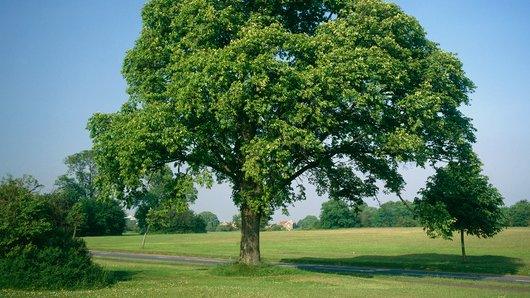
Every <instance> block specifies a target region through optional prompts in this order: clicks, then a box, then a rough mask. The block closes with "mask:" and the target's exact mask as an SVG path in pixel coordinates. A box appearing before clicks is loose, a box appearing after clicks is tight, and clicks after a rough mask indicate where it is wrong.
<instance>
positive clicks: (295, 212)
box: [0, 0, 530, 219]
mask: <svg viewBox="0 0 530 298" xmlns="http://www.w3.org/2000/svg"><path fill="white" fill-rule="evenodd" d="M396 2H397V3H398V4H399V5H400V6H401V7H402V8H403V10H405V12H407V13H409V14H411V15H413V16H415V17H416V18H417V19H418V20H419V21H420V23H421V24H422V25H423V26H424V28H425V29H426V31H427V33H428V36H429V38H430V39H431V40H434V41H437V42H438V43H440V45H441V47H442V48H444V49H446V50H449V51H451V52H455V53H458V56H459V57H460V59H461V60H462V61H463V63H464V69H465V70H466V72H467V73H468V75H469V77H470V78H471V79H472V80H473V81H474V82H475V83H476V85H477V86H478V89H477V91H476V92H475V93H474V94H473V95H472V99H473V101H472V104H471V106H470V107H466V108H465V109H464V110H465V112H466V113H467V115H469V116H470V117H472V118H473V119H474V124H475V127H476V128H477V129H478V132H477V137H478V142H477V144H476V146H475V149H476V151H477V152H478V154H479V155H480V157H481V158H482V160H483V162H484V164H485V165H484V168H485V172H486V174H488V175H489V176H490V178H491V181H492V182H493V183H494V184H495V185H496V186H497V187H498V188H499V189H500V191H501V193H502V194H503V195H504V196H505V198H506V203H507V204H512V203H514V202H516V201H518V200H521V199H530V98H529V96H530V92H529V91H530V18H529V17H528V16H530V1H526V0H520V1H503V2H502V3H501V2H499V1H486V0H481V1H478V0H477V1H465V0H464V1H457V0H450V1H449V0H430V1H423V0H414V1H412V0H408V1H407V0H402V1H396ZM143 3H144V1H141V0H91V1H81V0H50V1H41V0H25V1H20V0H0V176H3V175H5V174H8V173H10V174H12V175H15V176H19V175H22V174H32V175H34V176H36V177H37V178H38V179H39V180H40V181H41V183H43V184H45V185H47V186H51V185H53V181H54V180H55V178H56V177H57V176H58V175H60V174H62V173H63V172H64V170H65V167H64V165H63V163H62V161H63V159H64V157H65V156H67V155H69V154H72V153H75V152H77V151H80V150H82V149H87V148H89V147H90V145H91V143H90V139H89V137H88V133H87V131H86V130H85V126H86V122H87V119H88V118H89V117H90V115H92V114H93V113H95V112H113V111H116V110H117V109H118V108H119V107H120V105H121V104H122V103H123V102H124V101H125V100H126V94H125V83H124V81H123V79H122V77H121V74H120V69H121V64H122V60H123V57H124V54H125V51H126V50H127V49H129V48H131V47H132V46H133V43H134V40H135V39H136V37H137V36H138V33H139V30H140V26H141V20H140V9H141V7H142V5H143ZM426 175H427V174H426V172H425V171H418V170H413V169H411V170H407V171H406V178H407V180H408V181H409V187H408V188H407V196H408V197H413V196H414V194H415V192H416V191H417V189H418V188H420V187H421V186H422V185H423V184H424V180H425V177H426ZM229 195H230V191H229V189H228V188H227V187H226V186H217V187H214V189H212V190H208V191H205V190H201V192H200V197H199V200H198V202H197V203H196V205H195V206H194V208H195V209H196V210H205V209H210V210H212V211H214V212H216V213H217V214H219V215H220V217H221V218H222V219H228V218H230V217H231V216H232V214H234V213H235V208H234V207H233V204H232V203H231V201H230V199H229ZM386 199H389V198H385V197H383V200H386ZM322 200H323V198H315V195H314V193H313V192H311V193H310V197H309V198H308V200H307V201H305V202H301V203H299V204H297V205H296V206H297V208H291V209H290V210H291V216H292V217H293V218H295V219H298V218H300V217H302V216H304V215H306V214H311V213H312V214H318V212H319V208H320V203H321V202H322ZM278 217H282V216H277V218H278Z"/></svg>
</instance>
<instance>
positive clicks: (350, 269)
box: [92, 251, 530, 284]
mask: <svg viewBox="0 0 530 298" xmlns="http://www.w3.org/2000/svg"><path fill="white" fill-rule="evenodd" d="M92 255H93V256H95V257H99V258H108V259H118V260H135V261H151V262H152V261H154V262H169V263H179V264H191V265H219V264H227V263H230V262H231V261H230V260H226V259H214V258H198V257H187V256H166V255H154V254H139V253H125V252H105V251H92ZM300 260H304V259H303V258H302V259H300ZM289 261H290V262H288V263H287V262H280V263H277V265H279V266H284V267H292V268H297V269H302V270H307V271H313V272H325V273H337V274H348V275H357V276H359V275H360V276H364V277H371V276H374V275H389V276H410V277H441V278H457V279H468V280H487V281H496V282H514V283H523V284H530V277H528V276H519V275H500V274H474V273H455V272H441V271H438V272H436V271H427V270H410V269H389V268H371V267H356V266H347V265H322V264H310V263H298V262H292V261H293V260H289ZM311 261H315V260H311Z"/></svg>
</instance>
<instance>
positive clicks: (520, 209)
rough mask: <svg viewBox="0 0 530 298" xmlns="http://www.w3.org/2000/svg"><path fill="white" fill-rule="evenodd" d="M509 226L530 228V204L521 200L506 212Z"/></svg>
mask: <svg viewBox="0 0 530 298" xmlns="http://www.w3.org/2000/svg"><path fill="white" fill-rule="evenodd" d="M506 218H507V221H508V222H507V225H508V226H511V227H528V226H530V202H528V201H527V200H521V201H519V202H517V203H515V204H514V205H513V206H511V207H509V208H508V210H506Z"/></svg>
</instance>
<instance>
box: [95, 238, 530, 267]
mask: <svg viewBox="0 0 530 298" xmlns="http://www.w3.org/2000/svg"><path fill="white" fill-rule="evenodd" d="M141 237H142V236H140V235H129V236H111V237H87V238H85V240H86V242H87V244H88V247H89V248H90V249H94V250H107V251H133V252H142V253H159V254H172V255H188V256H209V257H221V258H231V259H236V258H237V255H238V252H239V237H240V234H239V232H217V233H207V234H172V235H163V234H158V235H148V236H147V242H146V246H145V248H144V249H141V248H140V243H141ZM466 251H467V253H468V261H467V262H465V263H463V262H462V259H461V257H460V243H459V241H458V238H457V239H455V240H454V241H446V240H441V239H430V238H428V237H427V236H426V235H425V233H424V232H423V231H422V229H421V228H358V229H343V230H317V231H291V232H286V231H280V232H262V233H261V253H262V257H263V258H264V259H265V260H266V261H272V262H274V261H284V262H305V263H307V262H313V263H330V264H351V265H359V266H375V267H393V268H407V269H427V270H444V271H461V272H481V273H497V274H520V275H530V228H509V229H507V230H505V231H503V232H501V233H500V234H498V235H497V236H495V237H494V238H490V239H478V238H476V237H470V236H467V237H466Z"/></svg>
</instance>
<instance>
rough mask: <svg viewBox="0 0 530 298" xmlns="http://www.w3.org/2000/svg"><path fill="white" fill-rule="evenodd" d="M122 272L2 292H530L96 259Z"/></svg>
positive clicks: (489, 285)
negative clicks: (93, 283) (66, 285)
mask: <svg viewBox="0 0 530 298" xmlns="http://www.w3.org/2000/svg"><path fill="white" fill-rule="evenodd" d="M96 262H97V263H99V264H101V265H103V266H104V267H105V268H106V269H108V270H112V271H114V272H117V273H120V274H121V275H122V276H123V278H122V281H120V282H118V283H117V284H115V285H113V286H111V287H108V288H103V289H97V290H78V291H36V292H27V291H13V290H0V296H2V297H4V296H5V297H197V296H198V297H528V295H530V287H528V285H521V284H511V283H496V282H485V281H464V280H456V279H440V278H426V277H424V278H417V277H388V276H387V277H383V276H355V275H353V276H352V275H339V274H326V273H315V272H307V271H302V270H297V269H278V268H276V269H272V270H258V272H254V274H246V272H238V271H237V270H235V271H234V270H230V268H223V267H214V268H211V267H203V266H188V265H169V264H157V263H141V262H121V261H111V260H102V259H96Z"/></svg>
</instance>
